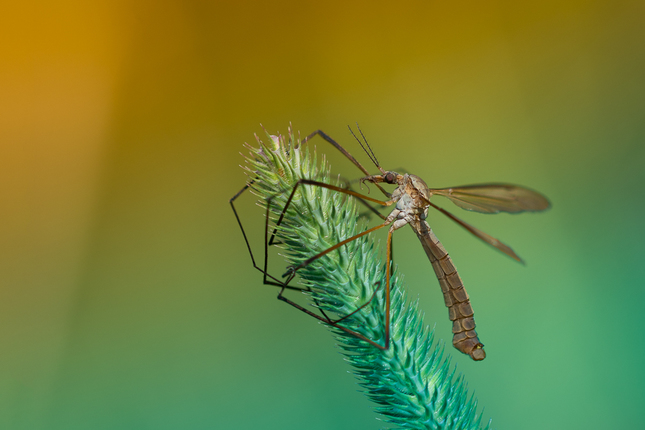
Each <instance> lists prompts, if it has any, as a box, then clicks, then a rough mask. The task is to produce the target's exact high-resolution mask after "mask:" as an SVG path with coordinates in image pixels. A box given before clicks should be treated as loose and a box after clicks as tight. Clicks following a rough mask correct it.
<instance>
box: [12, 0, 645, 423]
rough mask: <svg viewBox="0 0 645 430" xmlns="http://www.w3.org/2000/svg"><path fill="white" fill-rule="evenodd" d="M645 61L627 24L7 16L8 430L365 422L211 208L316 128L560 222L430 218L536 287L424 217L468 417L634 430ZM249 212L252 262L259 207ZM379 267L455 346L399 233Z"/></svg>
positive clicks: (294, 7) (565, 6)
mask: <svg viewBox="0 0 645 430" xmlns="http://www.w3.org/2000/svg"><path fill="white" fill-rule="evenodd" d="M643 40H645V3H643V2H642V1H612V2H610V1H596V2H590V1H564V2H562V1H546V2H544V1H541V2H538V1H528V2H516V1H489V2H428V1H425V2H418V1H417V2H404V3H398V4H396V5H394V3H393V2H340V1H328V2H297V1H291V2H266V3H260V2H248V1H231V2H223V1H214V2H213V1H181V2H179V1H162V2H132V1H127V0H124V1H115V2H110V3H93V2H80V1H77V0H70V1H56V2H54V1H40V2H22V3H20V5H17V3H13V4H12V5H10V6H9V5H7V6H5V7H3V13H2V14H1V15H0V50H1V51H0V58H2V60H1V61H0V142H1V143H0V193H1V194H0V198H1V200H0V206H1V208H0V428H3V429H5V428H6V429H117V428H118V429H144V428H145V429H179V428H181V429H184V428H189V429H213V428H239V429H255V428H263V429H271V428H279V429H303V428H306V429H356V428H363V429H370V428H374V429H376V428H379V427H380V426H382V424H380V423H379V422H378V421H375V417H376V414H375V413H374V412H373V411H372V404H370V402H369V401H368V400H366V398H364V396H363V395H362V394H361V393H360V392H359V387H358V386H357V385H356V382H355V379H354V377H353V376H352V375H350V374H348V373H347V371H348V370H349V369H350V367H349V366H348V365H347V364H346V363H344V362H343V360H342V357H341V356H340V354H339V350H338V349H337V348H336V347H335V346H334V342H333V340H332V338H331V336H330V335H329V333H328V332H327V330H326V329H324V328H323V327H322V326H321V325H319V324H317V323H316V322H315V321H314V320H313V319H311V318H308V317H306V316H304V315H302V314H301V313H299V312H297V311H296V310H294V309H292V308H290V307H288V306H287V305H285V304H284V303H281V302H279V301H278V300H276V299H275V296H276V294H277V291H276V290H275V289H274V288H273V287H269V286H263V285H262V284H261V276H260V274H259V273H258V272H255V271H253V270H252V269H251V266H250V259H249V257H248V254H247V251H246V249H245V246H244V243H243V241H242V236H241V234H240V232H239V230H238V227H237V225H236V223H235V219H234V217H233V214H232V212H231V210H230V207H229V204H228V199H229V198H230V197H231V196H233V195H234V194H235V192H237V191H238V190H239V189H240V188H241V186H242V185H243V184H244V182H245V176H244V174H243V172H242V171H241V169H240V168H239V167H238V165H239V164H241V163H242V162H243V157H242V156H240V154H239V152H240V151H243V147H242V144H243V143H244V142H245V141H246V142H250V143H252V142H254V138H253V133H255V132H257V133H261V132H262V129H261V127H260V125H259V124H260V123H262V124H263V125H264V126H265V127H266V128H267V129H268V130H269V131H270V132H272V133H276V132H277V131H281V132H283V133H284V132H286V130H287V126H288V124H289V122H292V123H293V126H294V128H295V129H296V130H299V131H301V132H302V133H303V134H307V133H309V132H311V131H313V130H315V129H318V128H320V129H323V130H325V131H326V132H327V133H328V134H330V135H331V136H333V137H335V138H336V139H337V140H338V141H339V142H341V143H342V144H343V145H345V146H346V147H347V148H348V149H349V150H350V152H352V153H353V154H354V155H355V156H356V157H357V158H359V159H360V160H361V161H363V162H364V164H365V165H366V166H367V165H369V163H368V160H367V158H366V157H365V155H364V154H362V153H361V151H360V149H359V148H357V145H356V143H355V142H354V141H353V139H352V138H351V135H349V133H348V131H347V128H346V126H347V124H353V123H354V122H355V121H358V122H359V123H360V125H361V128H362V129H363V131H364V132H365V134H366V135H367V137H368V139H369V141H370V143H371V144H372V147H373V149H374V151H375V152H376V154H377V156H378V157H379V159H380V161H381V164H382V165H383V166H384V167H385V168H386V169H387V168H390V169H393V168H398V167H400V166H402V167H405V168H406V169H407V171H409V172H412V173H416V174H418V175H420V176H421V177H422V178H424V179H425V180H426V181H427V182H428V184H429V185H430V186H431V187H433V186H434V187H444V186H451V185H462V184H466V183H475V182H490V181H505V182H513V183H519V184H523V185H527V186H530V187H532V188H535V189H537V190H540V191H541V192H543V193H545V194H546V195H547V196H549V198H550V199H551V200H552V203H553V208H552V209H551V210H550V211H549V212H547V213H544V214H529V215H520V216H511V215H498V216H486V215H480V214H470V213H466V212H463V211H461V210H459V209H458V208H456V207H454V206H452V205H450V204H449V203H446V204H445V205H444V207H446V208H447V209H454V213H456V214H457V215H458V216H461V217H462V218H463V219H465V220H466V221H468V222H471V223H473V224H474V225H476V226H477V227H479V228H481V229H482V230H484V231H486V232H488V233H490V234H492V235H493V236H496V237H498V238H499V239H501V240H503V241H505V242H507V243H509V244H510V245H511V246H513V248H514V249H515V250H516V251H517V252H518V253H519V254H520V255H521V256H522V257H523V258H524V259H525V260H526V261H527V266H526V267H522V266H521V265H519V264H517V263H515V262H513V261H512V260H511V259H509V258H506V257H504V256H502V255H501V254H499V253H497V252H494V251H491V250H489V249H488V248H487V247H486V246H485V245H483V244H481V243H480V242H479V241H477V240H476V239H474V238H472V237H470V236H469V235H468V234H467V233H466V232H464V231H463V230H462V229H460V228H459V227H458V226H456V225H453V224H451V223H450V222H449V220H447V219H444V217H442V216H441V215H439V214H432V215H431V217H430V222H431V224H432V225H433V227H434V230H435V232H436V233H437V235H438V236H439V238H440V239H441V240H442V241H443V243H444V245H445V246H446V248H447V249H448V251H449V252H450V253H451V255H452V257H453V259H454V261H455V263H456V265H457V267H458V268H459V269H460V273H461V276H462V278H463V279H464V282H465V285H466V287H467V289H468V291H469V292H470V295H471V299H472V303H473V306H474V308H475V312H476V316H477V323H478V332H479V334H480V338H481V339H482V341H483V342H484V343H485V344H486V350H487V353H488V358H487V359H486V360H485V361H483V362H480V363H473V362H471V361H470V359H469V358H468V357H466V356H463V355H461V354H459V355H456V354H455V355H453V362H454V363H457V364H458V369H459V371H460V372H462V373H463V374H464V375H465V378H466V381H467V382H468V384H469V388H470V389H471V390H472V391H474V392H475V393H476V395H477V397H478V399H479V401H480V405H481V406H483V407H484V417H485V419H488V418H489V417H491V418H493V425H494V427H495V428H499V429H507V428H521V429H538V428H539V429H543V428H563V429H564V428H566V429H583V428H584V429H588V428H643V427H645V418H643V414H642V407H643V403H644V401H645V369H644V367H643V365H642V364H643V357H644V355H645V345H644V342H643V334H642V332H643V325H644V324H645V317H644V315H643V309H642V303H643V299H645V290H644V288H643V278H644V276H645V264H643V261H642V260H643V257H644V255H645V252H644V251H643V243H644V241H645V227H644V226H643V212H644V210H645V199H644V194H643V185H645V145H644V144H643V140H644V139H645V106H644V104H643V101H644V100H645V78H644V76H645V44H644V43H643ZM317 147H318V150H319V152H323V153H326V154H329V155H330V158H331V161H332V164H333V167H334V171H335V172H337V173H341V174H343V175H345V176H347V177H351V178H356V177H358V176H359V175H360V172H358V171H356V170H355V169H352V166H351V165H350V164H349V163H347V162H346V161H345V160H343V159H342V158H341V157H338V156H337V155H336V154H335V153H333V151H332V150H331V149H330V148H329V147H328V145H326V144H324V142H322V141H318V142H317ZM244 152H246V151H244ZM240 208H241V211H242V214H243V215H244V216H245V217H246V218H245V221H246V222H247V224H248V227H249V231H250V233H251V235H252V237H254V239H256V242H254V245H256V246H260V244H261V235H262V215H261V211H259V209H258V208H257V207H256V206H255V205H254V203H253V199H252V198H251V197H250V196H244V197H243V198H242V200H241V201H240ZM395 246H396V253H397V255H396V256H397V262H398V263H399V264H400V268H401V271H402V272H403V273H405V274H406V285H407V287H408V289H409V293H410V296H411V297H413V298H415V297H417V296H418V297H419V298H420V300H421V308H422V309H423V310H424V311H425V312H426V322H427V323H428V324H430V325H434V324H435V323H436V330H437V335H438V337H439V338H441V339H446V340H447V341H448V343H450V338H451V334H450V324H449V321H448V318H447V311H446V309H445V308H444V306H443V300H442V298H441V295H440V293H439V287H438V283H437V281H436V279H435V278H434V275H433V271H432V268H431V266H430V264H429V262H428V261H427V259H426V258H425V256H424V253H423V251H422V248H421V246H420V245H419V243H418V242H417V240H416V238H415V237H414V235H413V233H412V232H411V230H409V229H405V230H403V231H402V232H401V233H399V234H398V235H397V237H396V245H395ZM276 267H277V268H276V270H279V267H278V266H277V265H276ZM448 351H449V352H450V354H453V349H452V348H448Z"/></svg>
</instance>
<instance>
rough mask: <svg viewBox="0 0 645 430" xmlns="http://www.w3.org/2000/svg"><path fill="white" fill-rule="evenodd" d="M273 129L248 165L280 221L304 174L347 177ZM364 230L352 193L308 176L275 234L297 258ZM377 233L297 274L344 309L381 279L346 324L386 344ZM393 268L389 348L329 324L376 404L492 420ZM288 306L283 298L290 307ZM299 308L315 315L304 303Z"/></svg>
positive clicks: (411, 421) (400, 413)
mask: <svg viewBox="0 0 645 430" xmlns="http://www.w3.org/2000/svg"><path fill="white" fill-rule="evenodd" d="M256 138H257V136H256ZM267 138H268V140H267V141H266V142H263V141H261V140H260V139H259V138H257V141H258V144H259V146H258V147H250V146H247V148H250V151H251V152H250V154H249V156H248V158H247V167H246V171H247V174H248V175H249V181H253V182H252V185H251V190H252V192H253V193H254V194H255V195H257V196H258V197H259V204H260V205H261V206H264V207H266V205H267V202H268V201H270V202H271V203H270V208H269V209H270V215H269V216H270V217H271V221H272V223H273V224H272V225H273V227H271V228H272V230H271V231H273V228H275V227H274V226H275V222H276V221H277V217H278V216H279V214H280V212H281V211H282V209H283V208H284V206H285V204H286V201H287V198H288V197H289V194H290V193H291V191H292V189H293V187H294V185H295V184H296V182H297V181H298V180H299V179H311V180H316V181H321V182H326V183H331V184H333V185H337V186H341V184H340V181H339V180H336V181H331V182H330V169H329V166H328V164H327V161H326V159H325V158H324V157H323V158H322V160H321V162H320V164H318V163H317V161H316V154H315V149H314V148H313V146H312V144H311V143H309V144H305V145H300V140H299V139H296V137H295V135H294V133H293V131H292V130H291V128H290V129H289V133H288V135H287V136H272V135H270V134H268V133H267ZM365 230H366V226H365V225H364V224H363V223H362V222H359V208H358V206H357V202H356V199H355V198H353V197H349V196H347V195H345V194H343V193H339V192H336V191H333V190H329V189H326V188H323V187H318V186H312V185H302V186H300V187H299V189H298V191H297V192H296V194H295V195H294V199H293V201H292V203H291V205H290V206H289V209H288V211H287V212H286V214H285V217H284V219H283V221H282V223H281V225H280V226H279V227H278V230H277V232H278V233H277V239H278V241H279V243H281V244H280V245H279V246H280V247H281V248H282V251H281V253H282V254H284V255H285V257H286V258H287V260H288V261H287V264H288V265H289V266H297V265H298V264H300V263H302V262H303V261H305V260H306V259H307V258H309V257H311V256H313V255H316V254H318V253H320V252H322V251H324V250H326V249H328V248H329V247H331V246H333V245H335V244H336V243H338V242H340V241H342V240H344V239H347V238H348V237H351V236H353V235H355V234H357V233H359V232H361V231H365ZM371 236H373V234H368V235H366V236H363V237H361V238H359V239H357V240H355V241H352V242H350V243H348V244H347V245H344V246H342V247H340V248H339V249H337V250H334V251H332V252H330V253H328V254H326V255H324V256H323V257H320V258H318V259H316V260H314V261H313V262H312V263H311V264H309V265H307V266H305V267H304V268H302V269H300V270H299V271H298V275H299V278H297V279H295V280H294V281H293V282H295V281H299V282H300V285H301V286H304V287H307V286H308V287H310V288H311V293H310V296H311V299H312V302H311V304H312V306H314V307H315V306H318V307H320V308H321V309H322V310H324V311H325V312H326V313H327V315H337V316H338V317H342V316H345V315H348V314H351V313H352V312H354V311H355V310H356V309H358V308H359V307H361V306H362V305H364V304H365V303H368V302H369V300H370V298H371V297H372V296H373V294H374V291H375V289H377V291H376V295H375V296H374V299H373V300H372V301H371V302H369V304H368V305H367V306H365V307H364V308H363V309H361V310H360V311H358V312H356V313H354V314H353V315H351V316H350V317H348V318H346V319H344V320H343V321H342V322H341V323H340V324H342V325H343V326H344V327H346V328H348V329H350V330H353V331H355V332H357V333H360V334H362V335H364V336H366V337H367V338H369V339H371V340H373V341H375V342H378V343H379V344H381V345H383V344H384V336H385V329H384V321H385V318H384V312H385V296H384V290H385V288H384V285H385V263H384V262H383V259H382V258H381V256H380V253H379V246H378V241H376V240H374V238H372V237H371ZM419 258H421V256H420V257H419ZM428 268H429V270H430V265H429V264H428ZM392 269H393V274H392V277H391V293H390V294H391V333H390V347H389V349H388V350H385V351H383V350H380V349H378V348H376V347H374V346H373V345H370V344H369V343H368V342H365V341H364V340H361V339H359V338H357V337H356V336H353V335H351V334H348V333H346V332H344V331H342V330H340V329H338V328H336V327H333V326H331V325H328V327H329V328H330V330H331V331H332V333H333V334H334V336H335V338H336V340H337V341H338V344H339V345H340V347H341V348H342V351H343V354H344V355H345V360H346V361H347V362H348V363H349V364H350V365H351V366H352V368H353V372H354V374H355V375H356V376H357V378H358V379H359V385H360V386H361V387H362V388H363V390H362V391H363V392H364V393H365V395H366V396H367V397H368V398H369V399H370V400H372V401H373V402H374V403H376V408H375V409H376V411H377V412H378V413H380V414H381V415H382V418H383V419H384V420H385V421H388V422H390V423H393V424H395V425H396V426H398V428H401V429H446V430H448V429H454V430H467V429H481V428H483V429H489V428H490V421H489V422H488V423H487V424H486V425H485V426H483V427H482V426H481V419H482V416H481V414H477V411H476V409H477V401H476V399H475V398H474V396H470V397H469V396H468V393H467V390H466V388H465V385H464V382H463V378H462V377H461V376H460V377H455V370H454V367H453V366H451V365H450V360H449V358H446V355H448V354H446V353H445V351H444V348H443V346H442V345H441V343H440V344H439V345H437V344H436V343H435V342H434V330H431V329H429V328H428V327H427V326H426V325H425V324H424V323H423V316H422V314H421V312H420V311H419V308H418V302H417V301H415V302H413V303H408V300H406V294H405V291H404V289H403V285H402V282H401V276H400V274H399V273H398V271H397V270H396V268H395V267H393V268H392ZM275 275H276V274H274V276H275ZM278 275H279V274H278ZM276 277H277V276H276ZM287 294H288V293H287ZM291 294H295V293H293V292H292V293H291ZM290 311H291V309H288V308H287V307H285V312H290ZM302 318H303V320H305V319H307V321H309V322H311V323H313V321H314V320H313V319H311V318H309V317H307V316H306V315H305V314H304V313H303V315H302Z"/></svg>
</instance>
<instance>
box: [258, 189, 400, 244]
mask: <svg viewBox="0 0 645 430" xmlns="http://www.w3.org/2000/svg"><path fill="white" fill-rule="evenodd" d="M303 184H305V185H317V186H319V187H323V188H327V189H330V190H334V191H338V192H340V193H345V194H349V195H350V196H354V197H358V198H360V199H364V200H368V201H370V202H374V203H378V204H380V205H382V206H390V205H391V204H392V203H394V202H393V201H392V200H388V201H386V202H383V201H381V200H377V199H373V198H371V197H368V196H364V195H362V194H360V193H357V192H355V191H352V190H347V189H345V188H341V187H337V186H335V185H330V184H325V183H324V182H319V181H312V180H310V179H300V180H299V181H298V182H296V185H294V187H293V189H292V190H291V194H290V195H289V198H288V199H287V203H286V204H285V205H284V209H282V213H280V217H279V218H278V221H277V222H276V227H275V229H274V230H273V234H272V235H271V239H270V241H269V245H273V244H274V239H275V235H276V231H277V229H278V227H279V226H280V224H281V223H282V219H283V218H284V215H285V214H286V213H287V209H288V208H289V205H291V202H292V201H293V197H294V195H295V194H296V191H297V190H298V187H299V186H300V185H303Z"/></svg>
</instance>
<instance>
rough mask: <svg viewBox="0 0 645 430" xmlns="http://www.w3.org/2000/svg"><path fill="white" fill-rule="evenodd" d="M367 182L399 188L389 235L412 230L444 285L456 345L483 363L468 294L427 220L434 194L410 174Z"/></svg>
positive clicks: (392, 174) (388, 175) (394, 196)
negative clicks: (399, 230)
mask: <svg viewBox="0 0 645 430" xmlns="http://www.w3.org/2000/svg"><path fill="white" fill-rule="evenodd" d="M364 180H365V181H368V182H372V183H378V182H386V183H390V184H395V185H398V186H397V188H396V189H395V190H394V192H393V193H392V195H391V200H390V203H396V207H395V208H394V210H392V212H391V213H390V215H389V216H388V217H387V218H386V220H385V222H384V224H391V226H390V233H391V232H393V231H394V230H398V229H399V228H401V227H403V226H405V225H410V227H412V229H413V230H414V232H415V233H416V234H417V236H418V237H419V240H420V241H421V245H422V246H423V249H424V250H425V252H426V255H427V256H428V258H429V259H430V262H431V264H432V267H433V268H434V271H435V274H436V275H437V279H438V280H439V284H440V285H441V291H442V292H443V297H444V302H445V304H446V307H448V313H449V317H450V320H451V321H452V322H453V326H452V332H453V338H452V344H453V346H454V347H455V348H457V349H458V350H459V351H461V352H463V353H464V354H468V355H470V357H471V358H472V359H473V360H483V359H484V358H485V357H486V353H485V352H484V349H483V348H484V345H483V344H482V343H481V342H480V341H479V338H478V337H477V332H476V331H475V319H474V316H473V315H474V313H473V308H472V306H471V305H470V299H469V298H468V293H467V292H466V290H465V288H464V284H463V282H462V280H461V278H460V277H459V274H458V273H457V269H456V268H455V265H454V264H453V263H452V259H451V258H450V256H449V255H448V253H447V252H446V249H445V248H444V247H443V245H442V244H441V242H439V239H437V237H436V236H435V235H434V233H433V232H432V229H431V228H430V225H428V223H427V222H426V221H425V218H426V216H427V214H428V207H430V197H431V195H432V193H431V191H430V189H429V188H428V186H427V185H426V183H425V182H424V181H423V179H421V178H420V177H418V176H416V175H410V174H405V175H400V174H398V173H396V172H385V173H384V174H382V175H373V176H368V177H366V178H364Z"/></svg>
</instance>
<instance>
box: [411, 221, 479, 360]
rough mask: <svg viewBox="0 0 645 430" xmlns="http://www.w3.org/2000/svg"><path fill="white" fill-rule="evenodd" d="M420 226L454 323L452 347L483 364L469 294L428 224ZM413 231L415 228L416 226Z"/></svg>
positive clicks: (424, 247) (422, 223) (421, 238)
mask: <svg viewBox="0 0 645 430" xmlns="http://www.w3.org/2000/svg"><path fill="white" fill-rule="evenodd" d="M417 225H418V227H419V229H418V230H417V229H415V230H417V235H418V236H419V240H421V244H422V245H423V249H425V251H426V254H427V255H428V258H429V259H430V262H431V263H432V267H433V268H434V271H435V274H436V275H437V279H438V280H439V285H441V291H442V292H443V298H444V301H445V302H446V306H447V307H448V313H449V315H450V321H452V332H453V337H452V344H453V346H454V347H455V348H457V349H458V350H459V351H461V352H463V353H464V354H468V355H470V356H471V357H472V359H473V360H477V361H478V360H483V359H484V358H486V352H484V345H483V344H482V343H481V342H480V341H479V338H478V337H477V332H476V331H475V318H474V316H473V315H474V313H473V308H472V306H470V299H469V298H468V293H466V289H465V288H464V284H463V282H462V281H461V278H460V277H459V274H458V273H457V269H455V265H454V264H452V259H451V258H450V256H449V255H448V253H447V252H446V249H445V248H444V247H443V245H442V244H441V242H439V239H437V236H435V235H434V233H433V232H432V229H431V228H430V226H429V225H428V223H427V222H425V221H420V222H419V223H418V224H417ZM414 227H416V226H414V225H413V228H414Z"/></svg>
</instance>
